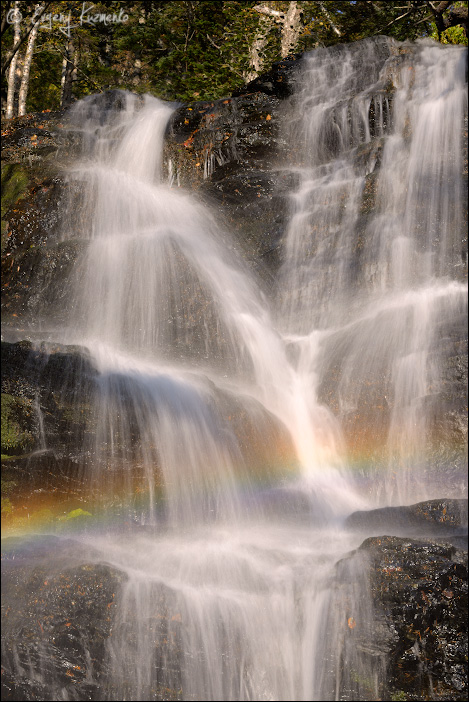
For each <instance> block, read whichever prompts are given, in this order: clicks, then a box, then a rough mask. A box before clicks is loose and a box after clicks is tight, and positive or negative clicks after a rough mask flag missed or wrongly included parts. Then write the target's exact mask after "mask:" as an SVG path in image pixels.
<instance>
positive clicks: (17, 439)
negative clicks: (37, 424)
mask: <svg viewBox="0 0 469 702" xmlns="http://www.w3.org/2000/svg"><path fill="white" fill-rule="evenodd" d="M31 414H32V407H31V403H30V402H29V401H27V400H22V399H20V398H18V397H13V395H7V394H6V393H2V426H1V428H2V454H6V455H7V456H18V455H21V454H23V453H27V452H28V451H30V450H31V449H32V447H33V444H34V436H33V434H32V432H31V429H32V424H33V419H32V417H31Z"/></svg>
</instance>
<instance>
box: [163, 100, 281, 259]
mask: <svg viewBox="0 0 469 702" xmlns="http://www.w3.org/2000/svg"><path fill="white" fill-rule="evenodd" d="M282 110H283V104H282V99H281V98H280V97H278V96H277V95H275V94H271V95H267V94H265V92H260V91H258V92H254V93H252V94H249V95H239V96H237V97H232V98H228V99H226V100H217V101H215V102H211V103H206V102H205V103H193V104H191V106H186V105H184V106H183V107H181V108H179V109H178V110H176V112H175V113H174V116H173V118H172V120H171V123H170V126H169V135H168V140H167V146H166V163H167V166H168V168H169V170H170V173H171V174H172V175H173V177H174V178H175V179H176V180H177V182H178V184H181V185H183V186H190V187H192V188H193V187H194V186H195V187H196V188H197V189H198V194H199V196H201V197H202V199H203V200H205V201H206V202H207V203H208V204H209V205H210V206H211V207H212V208H213V209H215V210H216V211H217V214H218V216H219V219H220V221H221V223H222V224H223V223H224V224H225V225H227V226H229V228H230V230H231V231H234V232H235V234H237V237H236V245H237V246H239V247H240V248H241V249H242V251H243V253H244V255H245V258H246V259H247V260H248V261H249V262H250V263H251V265H252V266H253V267H254V268H255V269H257V270H261V271H262V270H264V271H265V270H266V268H269V269H270V270H271V271H273V270H275V268H276V266H277V265H278V262H279V259H278V248H279V245H280V240H281V237H282V235H283V232H284V228H285V217H286V203H287V200H286V198H287V192H288V190H289V189H290V187H291V185H292V176H291V175H289V174H286V173H281V172H280V171H277V170H276V166H277V165H280V164H281V162H282V158H285V157H286V152H285V148H286V144H285V142H284V141H283V140H282V137H281V135H280V132H279V123H280V117H281V114H282ZM266 264H268V265H266Z"/></svg>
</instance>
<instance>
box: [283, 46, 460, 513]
mask: <svg viewBox="0 0 469 702" xmlns="http://www.w3.org/2000/svg"><path fill="white" fill-rule="evenodd" d="M357 49H358V46H352V45H351V46H341V47H336V48H334V49H330V50H327V51H317V52H314V53H313V54H311V56H310V58H309V59H308V61H307V62H306V65H305V70H304V72H303V75H302V79H301V81H302V82H301V86H300V88H299V90H298V95H297V97H296V98H294V100H293V105H294V109H295V112H294V115H293V120H292V121H293V124H294V125H295V130H296V131H297V132H299V134H300V135H301V139H302V140H303V147H302V149H301V153H302V154H303V158H302V161H301V164H300V170H299V173H300V185H299V188H298V189H297V191H296V193H295V194H294V196H293V199H292V208H291V209H292V216H291V222H290V226H289V230H288V232H287V236H286V242H285V249H284V250H285V260H284V264H283V285H282V300H283V314H282V324H283V325H284V328H285V329H287V330H288V331H290V333H291V332H293V333H294V334H295V333H299V334H300V335H301V336H302V339H303V340H302V341H301V344H302V345H303V346H304V345H305V344H307V340H308V339H312V335H311V332H312V330H313V329H315V328H317V327H318V326H319V327H322V328H324V334H323V337H322V340H321V344H320V348H319V352H318V354H316V356H314V355H311V359H312V360H311V363H312V366H311V367H312V368H316V369H317V375H318V377H319V378H320V381H319V382H320V383H321V387H320V389H319V395H320V396H321V397H323V398H328V402H332V406H333V407H334V409H335V411H336V412H337V413H338V415H339V417H340V418H341V421H342V426H343V428H344V429H345V432H346V436H347V439H348V443H349V450H350V449H352V450H353V451H355V450H356V452H357V453H359V452H362V451H367V450H368V451H369V449H372V451H371V453H372V454H374V456H375V458H374V460H375V461H376V462H377V463H378V464H381V466H382V477H381V479H379V480H378V482H377V484H376V485H375V487H374V490H377V491H378V492H379V494H380V498H379V499H380V500H381V501H388V500H389V501H396V502H402V501H403V502H406V501H409V500H410V499H417V498H423V497H429V496H434V495H435V494H436V492H438V489H439V488H440V487H441V486H440V485H438V483H437V476H436V475H435V470H438V469H439V468H440V467H441V468H444V466H435V467H434V471H433V476H432V477H431V479H430V480H429V479H428V478H429V471H428V467H427V465H426V464H427V463H428V462H429V461H431V452H432V439H431V432H432V421H433V419H432V418H433V417H435V415H436V416H438V413H439V414H440V416H441V413H443V412H444V411H445V409H444V405H443V404H442V403H441V401H440V398H439V397H438V392H439V390H438V388H439V383H440V382H441V377H442V376H441V374H442V363H443V361H444V359H442V358H441V356H439V354H440V351H439V349H438V347H437V346H435V345H436V342H437V339H438V337H439V335H440V333H441V332H440V329H441V312H442V310H445V313H444V314H445V317H446V318H447V319H448V318H450V319H453V320H455V324H457V322H458V320H459V319H460V315H461V312H460V310H461V309H462V308H463V307H464V299H465V292H466V287H465V285H464V284H463V283H462V282H460V281H462V279H463V278H462V275H463V268H464V266H463V265H461V257H460V248H461V242H462V240H463V238H464V233H463V232H464V229H463V207H462V203H463V192H462V185H463V180H462V179H463V164H462V152H461V138H462V125H463V120H464V115H465V110H466V104H467V97H466V93H465V88H464V60H465V59H464V56H465V50H464V49H456V48H454V49H442V47H440V46H437V45H431V44H422V45H421V46H419V47H418V48H416V49H414V50H412V52H408V51H406V50H403V49H401V48H400V47H399V45H397V44H394V43H393V42H392V40H387V39H376V40H366V41H365V42H362V44H361V45H360V50H357ZM339 57H340V58H339ZM455 125H459V126H455ZM300 143H301V142H300ZM377 164H380V167H379V169H377V168H376V166H377ZM370 198H372V199H373V200H374V209H371V208H370ZM321 347H322V349H321ZM360 435H361V437H360ZM366 444H373V446H369V447H367V446H366ZM424 476H426V477H424ZM380 486H381V487H380ZM424 486H425V487H424Z"/></svg>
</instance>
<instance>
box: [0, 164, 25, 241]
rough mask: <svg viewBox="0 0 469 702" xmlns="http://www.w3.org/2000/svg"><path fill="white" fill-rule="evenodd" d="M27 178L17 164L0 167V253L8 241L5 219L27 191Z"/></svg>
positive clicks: (23, 170)
mask: <svg viewBox="0 0 469 702" xmlns="http://www.w3.org/2000/svg"><path fill="white" fill-rule="evenodd" d="M28 186H29V178H28V174H27V172H26V169H24V168H23V167H22V166H20V165H19V164H18V163H7V164H5V165H3V166H2V251H3V249H4V248H5V246H6V243H7V240H8V222H7V221H6V219H5V217H6V216H7V213H8V210H10V209H11V208H12V207H13V205H15V204H16V203H17V202H18V200H19V199H20V198H21V196H22V195H24V193H25V192H26V191H27V189H28Z"/></svg>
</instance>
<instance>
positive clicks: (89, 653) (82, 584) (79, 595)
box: [2, 536, 126, 700]
mask: <svg viewBox="0 0 469 702" xmlns="http://www.w3.org/2000/svg"><path fill="white" fill-rule="evenodd" d="M77 563H78V565H77ZM125 579H126V576H124V575H123V574H122V573H121V572H119V571H118V570H116V569H115V568H112V567H111V566H108V565H102V564H96V563H94V562H93V554H92V553H91V554H90V549H86V548H85V547H82V546H80V544H79V543H77V542H74V541H73V540H71V539H68V540H64V539H58V538H57V537H53V536H47V537H35V538H33V539H30V540H29V541H27V542H26V543H23V542H22V541H21V540H20V539H7V540H6V542H5V543H4V545H3V550H2V699H5V700H47V699H69V700H99V699H102V697H101V695H102V681H103V679H105V677H106V674H107V670H106V656H105V651H106V642H107V640H108V639H109V637H110V636H111V634H112V619H113V614H114V609H115V606H116V601H117V599H118V594H119V590H120V587H121V586H122V584H123V583H124V582H125Z"/></svg>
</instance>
